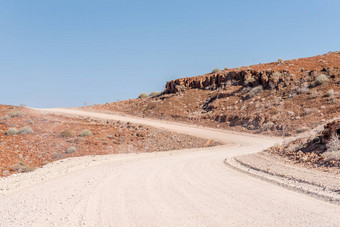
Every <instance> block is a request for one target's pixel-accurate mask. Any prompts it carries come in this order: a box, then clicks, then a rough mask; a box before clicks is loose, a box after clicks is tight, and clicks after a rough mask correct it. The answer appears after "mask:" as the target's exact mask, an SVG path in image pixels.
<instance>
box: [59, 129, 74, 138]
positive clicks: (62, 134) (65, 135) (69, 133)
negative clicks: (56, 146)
mask: <svg viewBox="0 0 340 227" xmlns="http://www.w3.org/2000/svg"><path fill="white" fill-rule="evenodd" d="M59 136H60V137H62V138H68V137H72V136H73V132H72V131H71V130H70V129H65V130H64V131H61V132H60V133H59Z"/></svg>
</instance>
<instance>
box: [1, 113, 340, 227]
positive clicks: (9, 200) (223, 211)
mask: <svg viewBox="0 0 340 227" xmlns="http://www.w3.org/2000/svg"><path fill="white" fill-rule="evenodd" d="M38 111H41V112H44V113H54V114H64V115H72V116H74V117H79V116H82V117H91V118H100V119H111V120H120V121H129V122H132V123H137V124H145V125H149V126H153V127H158V128H164V129H167V130H171V131H175V132H180V133H185V134H189V135H193V136H198V137H202V138H205V139H215V140H219V141H221V142H224V143H225V144H226V145H223V146H217V147H212V148H203V149H191V150H190V149H189V150H182V151H170V152H158V153H142V154H120V155H110V156H88V157H80V158H71V159H66V160H61V161H58V162H55V163H51V164H48V165H46V166H44V167H43V168H40V169H38V170H36V171H34V172H31V173H24V174H17V175H13V176H10V177H7V178H3V179H1V180H0V226H289V225H290V226H339V225H340V207H339V206H337V205H334V204H330V203H327V202H323V201H320V200H318V199H315V198H312V197H310V196H307V195H304V194H300V193H297V192H293V191H289V190H287V189H285V188H281V187H279V186H276V185H272V184H270V183H267V182H264V181H261V180H259V179H256V178H252V177H251V176H248V175H246V174H243V173H240V172H238V171H236V170H233V169H231V168H228V167H227V166H226V165H225V164H224V162H223V161H224V159H225V158H227V157H233V156H236V155H241V154H250V153H255V152H259V151H261V150H262V149H264V148H267V147H269V146H271V145H273V144H274V143H276V142H277V141H278V139H277V138H270V137H264V136H254V135H246V134H238V133H231V132H226V131H222V130H216V129H209V128H202V127H196V126H188V125H183V124H177V123H169V122H161V121H157V120H150V119H141V118H134V117H127V116H118V115H108V114H100V113H91V112H84V111H80V110H71V109H40V110H38Z"/></svg>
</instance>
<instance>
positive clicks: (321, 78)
mask: <svg viewBox="0 0 340 227" xmlns="http://www.w3.org/2000/svg"><path fill="white" fill-rule="evenodd" d="M328 81H329V79H328V77H327V76H326V75H325V74H321V75H320V76H318V77H316V78H315V81H314V86H318V85H322V84H325V83H327V82H328Z"/></svg>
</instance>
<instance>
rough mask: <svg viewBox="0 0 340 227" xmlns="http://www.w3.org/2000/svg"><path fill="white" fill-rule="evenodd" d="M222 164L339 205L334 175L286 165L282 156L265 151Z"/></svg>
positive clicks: (339, 184)
mask: <svg viewBox="0 0 340 227" xmlns="http://www.w3.org/2000/svg"><path fill="white" fill-rule="evenodd" d="M226 163H227V164H228V165H230V166H232V167H234V168H236V169H238V170H240V171H243V172H245V173H248V174H250V175H253V176H255V177H258V178H261V179H263V180H267V181H270V182H272V183H275V184H278V185H281V186H283V187H287V188H289V189H292V190H295V191H300V192H303V193H307V194H312V195H314V196H317V197H318V198H320V199H323V200H325V201H330V202H333V203H337V204H340V177H339V176H340V175H339V173H338V172H334V171H333V172H330V171H328V172H326V171H320V170H317V169H309V168H305V167H302V166H298V165H293V164H290V163H287V162H286V161H285V160H284V159H283V158H282V157H279V156H275V155H272V154H269V153H267V152H259V153H256V154H249V155H243V156H238V157H233V158H231V159H229V160H228V159H227V160H226Z"/></svg>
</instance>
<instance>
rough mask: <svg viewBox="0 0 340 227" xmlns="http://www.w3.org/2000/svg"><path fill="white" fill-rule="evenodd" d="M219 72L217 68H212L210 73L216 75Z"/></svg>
mask: <svg viewBox="0 0 340 227" xmlns="http://www.w3.org/2000/svg"><path fill="white" fill-rule="evenodd" d="M219 71H221V70H220V69H219V68H214V69H213V70H212V71H211V72H212V73H218V72H219Z"/></svg>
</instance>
